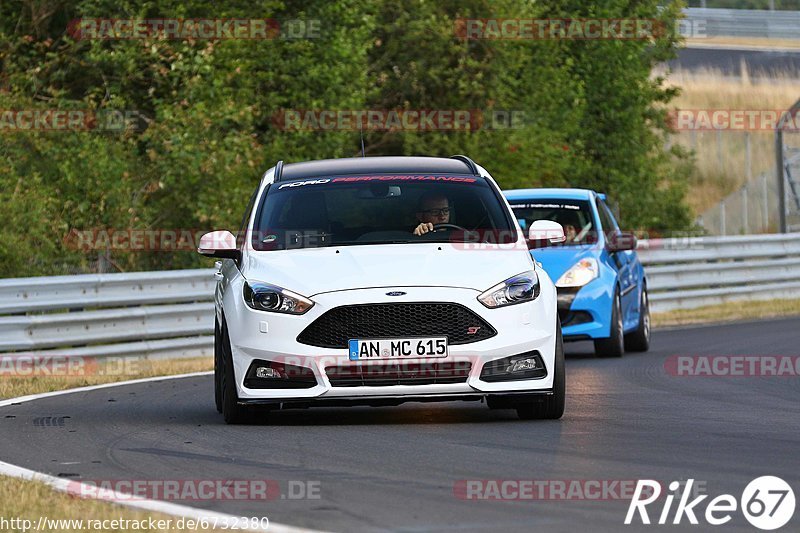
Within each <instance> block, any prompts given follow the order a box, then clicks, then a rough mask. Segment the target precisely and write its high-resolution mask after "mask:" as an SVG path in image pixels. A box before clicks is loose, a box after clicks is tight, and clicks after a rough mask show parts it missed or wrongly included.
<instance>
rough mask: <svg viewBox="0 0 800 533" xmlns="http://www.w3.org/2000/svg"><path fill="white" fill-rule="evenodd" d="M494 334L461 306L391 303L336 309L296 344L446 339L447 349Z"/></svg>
mask: <svg viewBox="0 0 800 533" xmlns="http://www.w3.org/2000/svg"><path fill="white" fill-rule="evenodd" d="M495 335H497V331H495V329H494V328H493V327H492V326H491V325H489V323H488V322H486V321H485V320H483V319H482V318H481V317H480V316H478V315H477V314H475V313H474V312H472V311H471V310H470V309H468V308H466V307H464V306H463V305H460V304H455V303H444V302H432V303H423V302H419V303H396V304H395V303H391V304H388V303H387V304H363V305H347V306H342V307H336V308H334V309H331V310H330V311H327V312H326V313H324V314H323V315H322V316H320V317H319V318H317V319H316V320H315V321H314V322H312V323H311V324H309V326H308V327H307V328H306V329H304V330H303V332H302V333H300V335H298V336H297V342H300V343H302V344H308V345H310V346H317V347H320V348H347V346H348V345H347V342H348V341H349V340H350V339H376V338H394V339H399V338H406V337H447V342H448V344H450V345H455V344H467V343H470V342H477V341H482V340H485V339H488V338H490V337H494V336H495Z"/></svg>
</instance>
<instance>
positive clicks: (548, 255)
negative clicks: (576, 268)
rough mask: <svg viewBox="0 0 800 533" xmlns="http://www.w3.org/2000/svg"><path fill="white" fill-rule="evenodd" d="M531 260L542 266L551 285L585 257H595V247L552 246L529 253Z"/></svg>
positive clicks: (587, 245) (588, 245)
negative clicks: (551, 281) (550, 280)
mask: <svg viewBox="0 0 800 533" xmlns="http://www.w3.org/2000/svg"><path fill="white" fill-rule="evenodd" d="M531 255H533V258H534V259H535V260H536V261H538V262H540V263H541V264H542V268H544V271H545V272H547V275H548V276H550V279H552V280H553V283H555V282H557V281H558V279H559V278H560V277H561V276H562V275H563V274H564V272H566V271H567V270H568V269H569V268H570V267H571V266H572V265H574V264H575V263H577V262H578V261H580V260H581V259H583V258H585V257H595V256H596V255H597V246H596V245H591V244H585V245H581V246H554V247H550V248H538V249H536V250H532V251H531Z"/></svg>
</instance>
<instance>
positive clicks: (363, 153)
mask: <svg viewBox="0 0 800 533" xmlns="http://www.w3.org/2000/svg"><path fill="white" fill-rule="evenodd" d="M363 127H364V125H363V124H362V123H361V121H359V123H358V133H359V135H360V136H361V157H367V154H366V153H365V152H364V129H363Z"/></svg>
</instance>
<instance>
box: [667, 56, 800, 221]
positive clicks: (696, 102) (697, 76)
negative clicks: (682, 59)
mask: <svg viewBox="0 0 800 533" xmlns="http://www.w3.org/2000/svg"><path fill="white" fill-rule="evenodd" d="M667 81H668V84H670V85H673V86H677V87H680V88H681V94H680V96H678V97H677V98H676V99H675V100H674V101H673V102H672V104H671V107H672V108H675V109H729V110H740V109H747V110H750V109H758V110H761V109H763V110H780V109H788V108H789V107H790V106H791V105H792V104H794V103H795V102H796V101H797V100H798V99H800V72H794V71H785V72H781V73H778V74H777V75H775V76H771V77H769V78H765V77H760V76H751V75H750V74H749V73H748V71H747V68H746V67H745V65H744V64H743V65H742V76H741V77H739V78H735V77H731V76H726V75H724V74H723V73H722V72H721V71H719V70H702V71H693V72H691V73H688V72H673V73H671V74H669V76H668V78H667ZM747 136H748V133H746V132H744V131H731V130H726V131H719V132H717V131H707V132H700V131H698V132H688V131H682V132H678V133H676V134H675V135H673V136H672V137H671V142H675V143H680V144H682V145H683V146H686V147H687V148H690V149H692V150H694V152H695V158H696V166H695V171H694V173H693V175H692V178H691V184H690V193H689V196H688V198H687V201H688V203H689V205H690V206H691V207H692V209H693V210H694V212H695V213H696V214H700V213H702V212H703V211H704V210H706V209H708V208H709V207H711V206H713V205H714V204H716V203H717V202H719V201H720V200H721V199H722V198H724V197H725V196H727V195H728V194H730V193H731V192H733V191H735V190H736V189H738V188H739V187H741V186H742V184H743V183H744V182H745V181H746V179H747V155H746V149H745V143H746V137H747ZM749 137H750V146H751V156H750V168H751V173H752V175H753V176H758V175H759V174H761V173H762V172H771V171H772V169H773V168H774V162H775V140H774V139H775V138H774V133H773V132H771V131H751V132H749ZM789 137H797V138H787V141H789V142H791V143H793V144H795V145H798V146H800V135H790V136H789ZM770 176H771V175H770Z"/></svg>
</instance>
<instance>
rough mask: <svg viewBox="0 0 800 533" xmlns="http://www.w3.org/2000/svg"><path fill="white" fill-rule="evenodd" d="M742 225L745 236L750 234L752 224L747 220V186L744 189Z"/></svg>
mask: <svg viewBox="0 0 800 533" xmlns="http://www.w3.org/2000/svg"><path fill="white" fill-rule="evenodd" d="M742 225H743V226H744V233H745V235H747V234H749V233H750V228H749V226H750V224H748V220H747V185H745V186H744V187H742Z"/></svg>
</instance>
